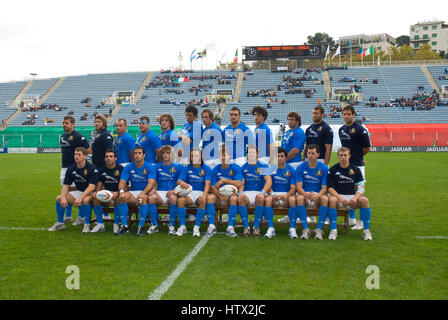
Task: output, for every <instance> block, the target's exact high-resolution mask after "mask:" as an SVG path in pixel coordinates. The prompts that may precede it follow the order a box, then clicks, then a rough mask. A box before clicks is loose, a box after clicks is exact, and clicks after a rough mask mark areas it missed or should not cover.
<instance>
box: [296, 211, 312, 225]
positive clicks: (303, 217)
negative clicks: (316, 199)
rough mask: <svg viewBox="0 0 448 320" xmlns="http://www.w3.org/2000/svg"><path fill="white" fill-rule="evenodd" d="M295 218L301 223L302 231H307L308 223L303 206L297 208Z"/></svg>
mask: <svg viewBox="0 0 448 320" xmlns="http://www.w3.org/2000/svg"><path fill="white" fill-rule="evenodd" d="M296 208H297V211H296V212H297V216H298V217H299V219H300V222H302V227H303V229H309V227H308V221H306V218H307V213H306V208H305V206H297V207H296Z"/></svg>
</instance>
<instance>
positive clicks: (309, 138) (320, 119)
mask: <svg viewBox="0 0 448 320" xmlns="http://www.w3.org/2000/svg"><path fill="white" fill-rule="evenodd" d="M324 114H325V109H324V108H323V107H322V106H317V107H315V108H314V110H313V113H312V118H313V124H312V125H310V126H309V127H308V128H307V129H306V131H305V135H306V145H305V149H304V150H303V161H305V160H306V152H307V149H308V146H309V145H311V144H317V146H318V147H319V150H320V152H319V158H318V159H317V160H318V161H320V162H323V163H324V164H325V165H326V166H328V164H329V163H330V157H331V149H332V147H333V130H332V129H331V127H330V126H329V125H328V124H327V123H326V122H325V121H324Z"/></svg>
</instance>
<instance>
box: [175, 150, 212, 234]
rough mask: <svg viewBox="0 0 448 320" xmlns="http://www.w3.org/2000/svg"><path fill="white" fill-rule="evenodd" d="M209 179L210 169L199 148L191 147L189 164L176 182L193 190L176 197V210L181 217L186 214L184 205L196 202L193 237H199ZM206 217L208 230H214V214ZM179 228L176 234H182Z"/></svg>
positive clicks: (208, 189)
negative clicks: (189, 186)
mask: <svg viewBox="0 0 448 320" xmlns="http://www.w3.org/2000/svg"><path fill="white" fill-rule="evenodd" d="M211 180H212V178H211V169H210V168H209V167H208V166H207V165H206V164H204V160H203V158H202V152H201V149H196V148H194V149H191V151H190V164H189V165H187V166H185V167H184V168H183V170H182V172H181V174H180V176H179V180H178V181H177V184H178V185H180V186H181V187H182V188H188V185H191V187H192V188H193V191H192V192H190V193H189V194H188V195H187V196H183V197H179V198H178V199H177V211H178V212H179V217H181V216H185V215H186V212H185V206H188V205H191V204H197V205H198V206H199V208H198V209H197V212H196V224H195V226H194V227H193V237H199V236H200V235H201V233H200V232H199V227H200V225H201V222H202V219H203V218H204V215H205V213H206V206H207V195H208V193H209V191H210V184H211ZM208 218H209V219H208V221H209V229H210V230H208V231H211V232H212V231H213V230H212V229H215V230H216V227H215V216H213V217H208ZM184 226H185V225H184ZM179 229H180V228H179ZM179 229H178V230H177V231H178V235H179V236H182V235H183V232H182V230H181V231H180V232H179ZM207 233H209V232H207Z"/></svg>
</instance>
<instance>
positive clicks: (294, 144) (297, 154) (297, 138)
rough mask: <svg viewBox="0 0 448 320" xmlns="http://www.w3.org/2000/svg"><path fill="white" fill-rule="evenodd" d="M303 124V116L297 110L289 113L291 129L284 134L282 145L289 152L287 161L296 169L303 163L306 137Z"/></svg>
mask: <svg viewBox="0 0 448 320" xmlns="http://www.w3.org/2000/svg"><path fill="white" fill-rule="evenodd" d="M301 125H302V117H301V116H300V115H299V114H298V113H297V112H290V113H288V126H289V130H288V131H286V132H285V133H284V134H283V137H282V143H281V147H282V148H283V149H285V150H286V151H287V152H288V158H286V163H287V164H289V165H290V166H292V167H293V168H294V169H296V168H297V167H298V166H299V165H300V163H302V156H301V153H302V150H303V146H304V145H305V139H306V137H305V132H303V130H302V128H301V127H300V126H301Z"/></svg>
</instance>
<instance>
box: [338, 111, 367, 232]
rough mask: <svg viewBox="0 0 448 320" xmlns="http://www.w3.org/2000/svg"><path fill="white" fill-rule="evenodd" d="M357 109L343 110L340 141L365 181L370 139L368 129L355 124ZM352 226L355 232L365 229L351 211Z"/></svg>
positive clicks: (353, 211)
mask: <svg viewBox="0 0 448 320" xmlns="http://www.w3.org/2000/svg"><path fill="white" fill-rule="evenodd" d="M355 115H356V113H355V108H354V107H353V106H352V105H346V106H345V107H344V108H342V118H343V119H344V125H343V126H342V127H341V128H339V139H340V140H341V145H342V146H343V147H346V148H349V149H350V154H351V157H350V163H352V164H354V165H355V166H357V167H359V169H360V170H361V172H362V176H363V177H364V180H366V170H365V166H364V156H365V155H366V154H367V153H368V152H369V151H370V146H371V145H370V138H369V133H368V132H367V130H366V128H364V127H363V126H362V125H360V124H359V123H357V122H355ZM349 215H350V225H353V224H354V226H353V228H352V229H353V230H361V229H362V228H363V225H362V221H358V222H356V216H355V210H349Z"/></svg>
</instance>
